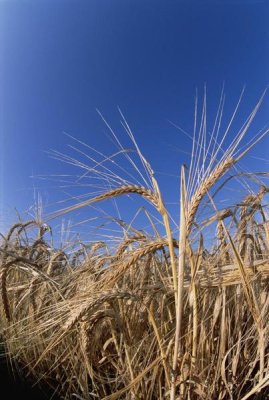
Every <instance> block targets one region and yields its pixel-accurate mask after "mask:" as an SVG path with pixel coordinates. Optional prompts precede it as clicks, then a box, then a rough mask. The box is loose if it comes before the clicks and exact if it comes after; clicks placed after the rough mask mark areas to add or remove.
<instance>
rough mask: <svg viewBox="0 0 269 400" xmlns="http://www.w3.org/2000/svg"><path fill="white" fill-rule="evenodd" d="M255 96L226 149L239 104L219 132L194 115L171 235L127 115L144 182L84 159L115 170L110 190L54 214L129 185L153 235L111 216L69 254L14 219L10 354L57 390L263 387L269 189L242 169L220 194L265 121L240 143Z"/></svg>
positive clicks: (141, 395) (8, 258) (4, 285)
mask: <svg viewBox="0 0 269 400" xmlns="http://www.w3.org/2000/svg"><path fill="white" fill-rule="evenodd" d="M240 101H241V97H240V100H239V103H240ZM221 104H222V101H221ZM260 104H261V100H260V101H259V103H258V104H257V106H256V107H255V108H254V110H253V111H252V112H251V114H250V116H249V117H248V118H247V120H246V122H245V124H244V125H243V126H242V128H241V130H240V131H239V132H238V134H237V135H236V136H235V137H233V138H232V141H231V143H230V145H228V146H227V147H226V151H222V147H223V144H224V140H225V137H226V136H227V132H228V128H230V125H231V122H232V121H233V119H234V117H235V113H234V114H233V115H232V118H231V122H230V123H229V125H228V128H227V130H225V131H224V133H223V135H222V137H221V136H220V133H219V126H220V118H221V114H222V112H221V111H218V114H217V117H216V120H215V123H214V128H213V132H212V136H210V137H209V140H208V139H207V138H206V133H205V130H206V129H205V128H206V122H205V117H202V118H201V122H200V127H198V121H197V120H195V130H194V139H193V142H194V145H193V150H192V158H191V161H190V168H189V171H187V170H186V168H185V167H182V174H181V195H180V223H179V226H178V230H179V237H178V238H177V237H176V234H177V230H173V228H172V218H171V216H170V215H169V212H168V210H167V208H166V205H165V202H164V200H163V197H162V194H161V192H160V189H159V186H158V183H157V180H156V178H155V175H154V173H153V171H152V169H151V167H150V166H149V164H148V163H147V162H146V160H145V159H144V157H143V156H142V154H141V152H140V150H139V149H138V147H137V145H136V143H135V142H134V138H133V134H132V132H131V130H130V128H129V126H128V124H127V123H126V121H125V119H124V117H123V116H122V118H123V124H124V126H125V129H126V131H127V133H128V135H129V137H130V138H131V139H132V141H133V143H134V144H135V150H136V152H137V154H138V156H139V157H140V160H141V163H142V166H143V168H144V169H145V172H146V175H147V178H145V179H143V182H144V184H145V186H143V185H141V184H138V183H137V182H131V183H129V182H127V180H126V179H121V178H120V177H118V176H117V175H116V174H115V173H113V172H112V170H111V169H110V167H103V166H104V164H105V163H107V162H109V161H112V160H113V165H115V161H114V158H113V157H111V158H109V157H105V158H104V160H103V161H102V162H98V163H96V164H95V165H94V166H93V167H92V168H89V171H90V172H92V173H95V174H98V177H100V178H104V180H105V181H106V182H107V180H108V178H110V182H111V187H112V188H111V189H110V190H104V192H103V193H101V194H98V195H93V196H92V197H90V198H89V199H87V200H85V201H83V202H79V203H77V204H75V205H74V206H70V207H66V208H63V209H62V210H60V211H59V212H57V213H54V214H53V215H51V216H50V218H56V216H59V215H61V214H64V213H67V212H71V211H75V210H78V209H80V208H82V207H86V206H89V205H91V204H93V203H96V202H100V201H103V200H106V199H111V198H115V197H118V196H120V195H121V196H123V195H127V196H129V195H133V194H135V195H138V196H141V198H143V199H144V200H146V201H147V202H148V203H149V207H152V206H153V207H152V208H153V209H154V210H155V211H154V212H155V214H152V216H151V214H150V211H148V210H147V212H146V216H147V218H148V221H149V223H150V226H151V228H152V231H151V232H150V233H149V232H147V231H146V230H145V231H144V230H137V229H136V228H135V226H133V225H132V224H130V223H129V222H128V223H127V222H126V223H125V222H124V221H120V222H119V221H116V220H115V221H116V223H117V224H118V225H119V226H120V228H121V232H122V234H121V237H120V238H119V240H118V241H117V244H116V245H114V246H110V245H109V244H108V243H106V242H105V241H100V240H96V242H94V241H92V242H91V244H90V245H88V244H87V245H86V244H82V243H80V242H78V243H77V246H76V244H75V243H74V246H73V247H74V249H75V250H74V251H73V252H69V251H68V249H65V248H60V249H59V248H53V247H52V246H51V245H49V244H48V241H46V240H45V233H46V232H47V231H48V226H47V225H44V224H42V223H41V222H40V221H37V220H31V221H29V222H26V223H21V222H20V223H18V224H15V225H14V226H13V227H11V229H10V231H9V232H8V233H7V234H6V235H5V236H3V240H2V243H1V247H0V262H1V267H0V288H1V300H2V301H1V309H0V316H1V325H0V332H1V338H2V341H3V345H4V346H5V350H6V353H7V354H8V355H9V357H10V359H11V360H16V361H17V362H19V363H20V365H23V366H25V370H26V371H27V373H30V374H31V375H32V377H34V378H35V379H36V380H38V381H39V380H41V379H42V380H45V381H46V382H47V384H48V385H50V386H51V387H52V388H53V389H54V390H56V392H58V394H59V395H60V396H61V397H62V398H65V399H73V398H79V399H83V400H86V399H107V400H109V399H110V400H112V399H141V400H151V399H153V400H155V399H156V400H157V399H168V398H170V399H171V400H174V399H182V400H183V399H184V400H185V399H186V400H189V399H193V400H196V399H197V400H198V399H204V400H206V399H216V400H224V399H236V400H239V399H248V398H250V397H251V396H252V397H251V398H253V399H254V398H257V399H259V398H260V399H262V398H267V397H268V396H269V390H268V385H269V379H268V368H269V356H268V349H269V342H268V337H269V335H268V334H269V332H268V326H269V324H268V322H269V321H268V315H269V314H268V311H269V296H268V294H269V289H268V288H269V287H268V282H269V242H268V238H269V235H268V223H269V222H268V217H267V211H266V202H264V198H266V196H267V193H268V188H267V186H266V185H265V183H264V182H262V181H261V180H260V178H257V177H256V178H255V179H254V174H251V175H249V176H250V177H251V178H253V180H254V182H255V188H254V185H252V186H251V185H248V189H246V190H247V192H246V193H244V194H243V195H242V196H241V200H240V201H238V202H237V203H236V204H234V203H231V205H230V207H229V206H226V207H225V209H219V204H220V203H219V202H218V199H217V195H216V194H217V193H220V191H221V190H225V181H223V180H222V177H223V176H224V175H225V174H227V173H228V172H229V170H230V169H231V168H234V167H235V165H236V164H237V162H238V161H239V160H240V158H241V157H242V156H243V155H245V154H246V152H247V151H249V150H250V148H251V147H252V146H253V144H255V142H256V141H257V140H258V139H260V138H262V137H263V136H264V135H265V133H266V132H262V133H261V134H260V135H259V137H258V138H257V140H256V139H254V140H253V141H252V142H251V143H250V144H248V145H247V146H246V147H243V148H239V145H240V143H241V140H242V138H243V137H244V135H245V133H246V131H247V129H248V128H249V126H250V123H251V122H252V119H253V118H254V115H255V114H256V112H257V110H258V108H259V106H260ZM236 110H237V107H236ZM195 115H196V119H197V110H196V112H195ZM113 134H114V133H113ZM120 153H121V154H124V156H126V158H127V159H128V161H129V162H130V163H131V164H132V166H133V167H134V168H136V172H137V173H138V174H140V170H139V168H137V167H136V165H135V164H134V163H133V159H132V158H131V157H130V156H129V155H128V153H127V152H124V151H123V149H120V151H119V152H118V153H117V155H118V154H120ZM69 161H70V159H69ZM72 162H74V159H72ZM97 164H98V165H97ZM97 166H98V167H99V168H100V166H102V167H103V169H101V170H98V168H97ZM98 171H99V172H98ZM128 174H129V173H128ZM235 175H237V176H239V175H240V174H237V172H236V173H235ZM129 176H130V174H129ZM233 176H234V175H233ZM140 177H141V179H142V178H143V177H142V175H141V176H140ZM116 182H118V183H119V185H118V186H117V187H114V188H113V185H112V184H115V183H116ZM147 183H148V185H147ZM257 183H258V185H257ZM218 184H219V185H220V187H219V188H218V189H217V190H215V192H214V191H213V190H212V189H213V187H215V186H217V185H218ZM257 186H258V187H257ZM200 211H201V213H200V214H199V212H200ZM156 213H158V217H156ZM206 216H207V218H206ZM158 218H159V219H158ZM48 220H49V218H48ZM156 221H157V222H158V223H157V222H156ZM159 223H162V225H161V229H159V225H158V224H159ZM152 232H153V233H152ZM112 234H113V233H112ZM253 396H254V397H253Z"/></svg>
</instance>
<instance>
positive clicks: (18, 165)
mask: <svg viewBox="0 0 269 400" xmlns="http://www.w3.org/2000/svg"><path fill="white" fill-rule="evenodd" d="M0 19H1V23H0V104H1V111H0V112H1V114H0V129H1V132H0V135H1V136H0V145H1V148H0V158H1V161H0V168H1V171H0V179H1V182H0V189H1V193H0V212H1V216H0V224H2V229H4V228H5V226H6V224H7V223H10V221H12V220H14V219H15V212H14V209H15V207H16V208H17V209H18V210H19V211H20V212H21V213H22V212H23V211H25V210H27V209H29V207H30V206H31V205H33V203H34V201H35V195H34V192H35V193H36V191H35V190H34V188H36V189H38V190H39V191H40V193H41V195H42V198H43V203H44V207H45V208H46V207H47V206H49V205H51V204H54V205H55V208H57V207H59V206H57V204H56V201H58V200H60V199H64V198H65V197H66V195H67V190H65V193H64V191H63V190H62V189H61V188H60V184H57V182H56V183H52V182H51V181H49V180H40V179H38V178H37V175H50V174H62V173H66V174H69V173H73V172H74V169H72V168H71V167H70V166H68V165H64V164H63V163H61V162H58V161H56V160H53V159H51V158H50V157H49V156H48V154H47V151H48V150H49V149H55V150H57V151H61V152H64V153H65V152H68V153H69V154H74V153H72V150H71V149H69V148H68V147H67V146H68V145H69V144H74V142H73V141H72V140H71V139H70V138H69V137H67V136H66V135H65V134H64V133H63V132H67V133H68V134H70V135H72V136H74V137H76V138H78V139H79V140H82V141H84V142H86V143H88V144H89V145H91V146H93V147H96V148H98V149H99V150H100V151H102V152H103V153H105V154H110V153H113V152H114V151H115V147H114V146H113V144H112V142H111V141H110V140H109V139H108V137H107V129H106V127H105V124H104V122H103V121H102V120H101V118H100V116H99V115H98V113H97V112H96V109H99V110H100V111H101V112H102V114H103V115H104V116H105V118H106V119H107V121H108V122H109V123H110V124H111V125H112V126H113V128H114V129H115V131H116V132H117V133H118V135H119V137H120V139H121V140H122V142H123V144H124V145H126V146H128V141H127V140H126V135H124V133H123V129H122V127H121V124H120V119H121V118H120V115H119V112H118V110H117V106H119V107H120V108H121V110H122V111H123V113H124V115H125V117H126V119H127V121H128V122H129V124H130V126H131V127H132V129H133V132H134V133H135V136H136V139H137V142H138V144H139V146H140V147H141V149H142V151H143V153H144V154H145V156H146V157H147V158H148V159H149V160H150V162H151V163H152V166H153V168H154V169H155V170H156V171H157V177H159V179H160V181H161V186H162V188H163V189H164V191H165V197H166V199H167V202H168V203H173V202H177V201H178V197H177V196H178V180H177V179H176V177H174V176H170V175H169V174H175V175H178V173H179V169H180V165H181V164H182V163H186V164H188V163H189V157H188V155H187V154H185V153H184V152H188V151H190V149H191V142H190V140H189V139H187V138H186V137H185V136H184V135H182V134H181V133H180V132H179V131H178V130H177V129H176V128H175V127H173V126H172V125H171V124H170V122H169V121H172V122H174V123H175V124H178V125H180V126H181V127H182V128H184V129H185V130H187V131H188V132H190V131H191V129H192V126H193V109H194V96H195V90H196V88H197V89H198V93H199V94H200V95H202V94H203V88H204V84H205V83H206V86H207V98H208V103H209V111H210V110H211V111H212V113H213V112H214V110H216V106H217V102H218V100H219V96H220V92H221V89H222V86H223V83H225V93H226V99H227V100H226V104H227V113H228V115H229V112H231V110H232V109H233V107H234V106H235V103H236V101H237V99H238V97H239V94H240V92H241V90H242V88H243V86H244V85H246V91H245V95H244V100H243V103H242V106H241V113H242V116H243V117H246V116H247V114H248V112H249V111H250V110H251V107H253V106H254V105H255V103H256V102H257V100H258V98H259V96H260V95H261V93H262V91H263V90H264V89H265V88H266V87H267V85H268V83H269V28H268V20H269V2H268V1H267V0H265V1H262V0H261V1H254V0H253V1H250V0H242V1H238V0H230V1H228V0H211V1H209V0H204V1H202V0H201V1H199V0H197V1H194V0H188V1H180V0H178V1H171V0H163V1H158V0H88V1H86V0H85V1H80V0H74V1H69V0H61V1H60V0H52V1H50V0H44V1H42V0H32V1H30V0H28V1H27V0H18V1H16V0H10V1H8V0H7V1H4V0H2V1H0ZM268 96H269V95H267V97H266V99H265V101H264V103H263V106H262V109H261V110H260V112H259V114H258V116H257V119H256V125H255V126H256V127H257V129H259V128H262V127H263V126H264V125H265V124H268V123H269V114H268V105H269V101H268ZM255 133H256V131H255ZM252 134H253V133H252ZM268 145H269V139H268V138H266V139H265V140H264V141H263V143H262V144H260V145H259V146H258V148H257V150H256V153H255V154H254V153H253V155H256V156H257V155H258V156H259V157H261V158H268V148H269V146H268ZM251 160H252V161H251V164H250V165H251V167H252V168H254V169H255V168H258V169H259V168H260V164H259V161H258V160H257V159H255V158H252V159H251ZM267 166H268V164H267ZM158 174H159V175H158ZM164 174H168V175H164ZM31 176H35V178H34V179H33V178H31ZM79 190H80V191H79V192H78V193H83V189H81V188H80V189H79ZM87 191H88V189H85V193H87ZM72 193H73V194H76V190H75V189H74V190H73V192H72ZM48 208H49V207H48ZM52 208H53V207H52Z"/></svg>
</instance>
